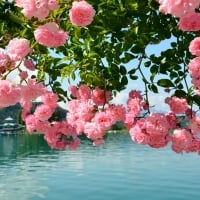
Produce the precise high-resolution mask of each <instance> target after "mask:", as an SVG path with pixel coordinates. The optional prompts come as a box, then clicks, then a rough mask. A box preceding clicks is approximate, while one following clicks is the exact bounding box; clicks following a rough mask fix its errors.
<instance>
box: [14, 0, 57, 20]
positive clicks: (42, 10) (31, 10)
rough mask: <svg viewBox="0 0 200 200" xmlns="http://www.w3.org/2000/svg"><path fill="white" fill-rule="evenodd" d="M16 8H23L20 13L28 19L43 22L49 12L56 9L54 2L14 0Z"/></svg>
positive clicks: (46, 0) (48, 0)
mask: <svg viewBox="0 0 200 200" xmlns="http://www.w3.org/2000/svg"><path fill="white" fill-rule="evenodd" d="M15 5H16V6H18V7H20V8H23V9H22V13H23V14H24V16H25V17H27V18H28V19H31V18H32V17H37V18H38V19H39V20H44V19H45V18H46V17H47V16H48V15H49V12H50V10H55V9H57V8H58V4H57V2H56V0H29V1H25V0H16V4H15Z"/></svg>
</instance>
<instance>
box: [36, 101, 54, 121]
mask: <svg viewBox="0 0 200 200" xmlns="http://www.w3.org/2000/svg"><path fill="white" fill-rule="evenodd" d="M53 112H54V109H52V108H51V107H50V106H48V105H45V104H42V105H39V106H37V108H36V109H35V112H34V116H35V117H36V118H37V119H38V120H41V121H46V120H48V119H49V118H50V117H51V116H52V114H53Z"/></svg>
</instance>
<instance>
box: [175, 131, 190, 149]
mask: <svg viewBox="0 0 200 200" xmlns="http://www.w3.org/2000/svg"><path fill="white" fill-rule="evenodd" d="M192 140H193V139H192V135H191V133H190V132H189V131H188V130H186V129H175V130H174V133H173V135H172V150H174V151H175V152H176V153H181V152H182V151H184V150H186V149H187V148H188V147H189V146H190V145H191V143H192Z"/></svg>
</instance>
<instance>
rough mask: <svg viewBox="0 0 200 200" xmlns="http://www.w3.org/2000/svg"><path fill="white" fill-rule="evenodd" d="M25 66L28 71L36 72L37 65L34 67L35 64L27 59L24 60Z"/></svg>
mask: <svg viewBox="0 0 200 200" xmlns="http://www.w3.org/2000/svg"><path fill="white" fill-rule="evenodd" d="M24 66H25V67H26V68H27V69H29V70H31V71H34V70H35V65H34V63H33V61H32V60H28V59H25V60H24Z"/></svg>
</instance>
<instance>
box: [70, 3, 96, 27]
mask: <svg viewBox="0 0 200 200" xmlns="http://www.w3.org/2000/svg"><path fill="white" fill-rule="evenodd" d="M94 16H95V10H94V9H93V7H92V6H91V5H90V4H89V3H87V2H86V1H84V0H83V1H74V2H73V4H72V8H71V9H70V10H69V17H70V21H71V23H72V24H73V25H77V26H87V25H89V24H91V23H92V21H93V18H94Z"/></svg>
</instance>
